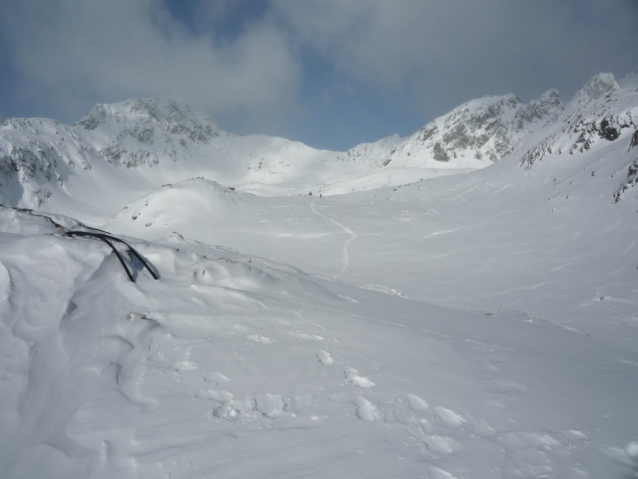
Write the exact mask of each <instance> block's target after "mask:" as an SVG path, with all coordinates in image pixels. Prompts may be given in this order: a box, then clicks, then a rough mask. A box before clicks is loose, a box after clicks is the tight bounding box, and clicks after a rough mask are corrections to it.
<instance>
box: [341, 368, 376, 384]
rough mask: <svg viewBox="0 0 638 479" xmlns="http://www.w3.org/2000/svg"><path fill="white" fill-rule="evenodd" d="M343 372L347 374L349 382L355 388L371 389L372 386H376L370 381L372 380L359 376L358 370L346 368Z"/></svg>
mask: <svg viewBox="0 0 638 479" xmlns="http://www.w3.org/2000/svg"><path fill="white" fill-rule="evenodd" d="M343 372H344V373H345V375H346V378H348V381H350V382H351V383H352V384H354V385H355V386H358V387H360V388H371V387H372V386H374V383H373V382H372V381H370V379H368V378H366V377H365V376H359V375H358V374H357V370H356V369H352V368H344V369H343Z"/></svg>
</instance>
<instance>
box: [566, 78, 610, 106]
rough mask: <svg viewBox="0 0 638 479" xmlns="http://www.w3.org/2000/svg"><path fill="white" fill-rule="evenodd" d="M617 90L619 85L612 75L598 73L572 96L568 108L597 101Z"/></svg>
mask: <svg viewBox="0 0 638 479" xmlns="http://www.w3.org/2000/svg"><path fill="white" fill-rule="evenodd" d="M619 89H620V85H619V84H618V82H617V81H616V78H615V77H614V75H613V74H612V73H599V74H598V75H596V76H595V77H593V78H592V79H591V80H589V81H588V82H587V83H586V84H585V86H584V87H583V88H581V89H580V90H579V91H578V92H577V93H576V95H574V98H573V99H572V101H571V102H570V106H573V107H577V106H582V105H583V104H585V103H587V102H590V101H593V100H598V99H599V98H602V97H603V96H605V95H608V94H610V93H613V92H615V91H617V90H619Z"/></svg>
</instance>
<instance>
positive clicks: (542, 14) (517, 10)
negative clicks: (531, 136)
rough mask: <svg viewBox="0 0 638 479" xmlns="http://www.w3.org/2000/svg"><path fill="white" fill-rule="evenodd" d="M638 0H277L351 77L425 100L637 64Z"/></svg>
mask: <svg viewBox="0 0 638 479" xmlns="http://www.w3.org/2000/svg"><path fill="white" fill-rule="evenodd" d="M631 1H634V3H635V0H631ZM631 1H628V0H561V1H558V2H557V1H555V0H534V1H526V2H520V1H512V0H445V1H441V0H393V1H391V2H390V1H387V0H348V1H343V0H304V1H303V2H301V1H297V0H274V1H273V5H274V8H275V10H276V13H277V15H278V16H279V17H280V18H282V19H283V21H284V22H286V23H287V24H288V25H290V26H291V28H292V29H293V31H294V32H295V35H296V36H297V37H298V38H300V39H301V41H303V42H305V43H306V44H307V45H310V46H311V47H312V48H313V49H315V50H316V51H317V52H319V53H320V54H321V55H322V56H323V58H324V59H326V61H329V62H330V63H331V64H332V65H333V66H334V67H335V68H336V69H337V70H339V71H341V72H342V73H344V74H346V75H348V76H349V77H351V78H354V79H356V80H357V81H362V82H366V83H368V84H371V85H377V86H380V87H382V88H387V87H391V88H407V89H413V94H414V95H418V94H419V93H420V94H421V95H423V96H424V97H427V96H429V97H431V96H432V95H437V94H438V95H439V96H445V97H448V98H450V96H452V97H453V96H454V95H456V96H457V97H459V96H463V94H464V93H466V98H462V99H458V100H455V101H462V100H463V99H470V98H472V97H475V96H477V95H484V94H489V93H493V94H496V93H506V92H508V91H512V90H514V92H515V93H521V94H522V95H523V96H524V95H525V94H529V93H530V92H533V94H539V93H542V89H549V88H553V87H557V88H561V87H562V86H565V88H566V89H567V90H569V89H570V87H572V88H573V86H572V83H570V82H574V81H575V82H576V83H580V84H582V83H584V82H585V81H586V80H587V79H588V78H589V76H591V75H593V74H595V73H598V72H600V71H601V70H610V69H615V70H618V69H620V70H621V71H620V72H619V73H621V74H623V73H626V72H628V71H630V70H632V69H633V67H635V65H632V64H631V59H632V58H633V62H634V63H635V48H631V47H630V44H629V42H628V39H631V41H634V42H635V41H636V40H638V38H636V34H635V32H636V28H635V21H636V18H635V13H636V12H635V5H633V7H634V10H633V12H632V11H631V8H632V5H631ZM632 13H633V15H632ZM623 62H625V63H628V64H627V66H626V67H625V68H624V71H623V65H624V63H623ZM568 85H569V86H568ZM568 93H573V91H568ZM451 106H454V105H451Z"/></svg>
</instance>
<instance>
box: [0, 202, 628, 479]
mask: <svg viewBox="0 0 638 479" xmlns="http://www.w3.org/2000/svg"><path fill="white" fill-rule="evenodd" d="M0 217H1V218H2V221H1V222H0V225H2V232H0V243H1V244H2V248H0V264H1V268H0V291H2V296H3V298H5V300H4V301H3V302H2V303H0V305H1V306H0V307H1V308H2V318H3V323H2V329H0V346H1V347H0V354H2V356H1V357H2V361H1V362H0V377H1V378H2V382H3V387H2V388H0V406H1V407H0V425H1V427H0V444H1V447H0V471H2V477H5V478H8V479H13V478H22V477H69V478H75V477H77V478H80V477H91V478H112V477H122V478H153V479H157V478H158V477H166V478H168V477H171V478H173V479H175V478H193V477H225V478H244V477H308V478H315V477H316V478H320V477H321V478H324V477H350V478H370V477H433V478H455V477H456V478H462V477H463V478H485V477H496V478H499V477H500V478H509V477H565V478H581V477H592V478H593V477H620V476H621V475H629V474H631V473H632V471H633V472H636V470H637V468H638V462H637V460H638V457H636V456H638V454H636V451H635V449H636V448H637V445H636V443H633V442H631V441H630V440H631V438H632V437H634V434H635V429H634V427H633V426H634V422H633V421H632V420H631V418H632V417H633V415H634V413H635V404H636V401H637V400H638V391H637V390H636V388H635V387H634V385H633V384H632V382H631V381H628V378H631V377H633V375H634V373H635V369H636V364H638V357H637V356H636V350H635V348H631V347H625V346H622V345H619V344H617V343H610V342H608V341H606V340H601V339H596V340H592V339H591V338H588V337H587V336H584V335H581V334H576V333H574V332H572V331H568V330H565V329H562V328H558V327H556V326H554V325H551V324H548V323H546V322H543V321H537V320H536V319H533V318H530V317H529V316H525V315H520V314H516V313H507V312H502V313H495V314H491V313H490V314H485V313H483V312H462V311H455V310H451V309H445V308H440V307H435V306H430V305H426V304H424V303H419V302H416V301H410V300H406V299H401V298H396V297H393V296H389V295H386V294H382V293H377V292H374V291H368V290H364V289H358V288H354V287H351V286H347V285H345V284H343V283H338V282H335V281H330V280H321V279H318V278H316V277H311V276H308V275H306V274H304V273H302V272H300V271H298V270H296V269H294V268H291V267H288V266H283V265H279V264H276V263H273V262H270V261H267V260H264V259H261V258H257V257H251V256H247V255H244V254H240V253H237V252H235V251H232V250H229V249H225V248H220V247H210V246H206V245H204V244H201V243H196V242H193V241H188V240H185V239H183V238H180V237H179V236H177V235H173V236H172V237H171V238H169V239H167V240H166V241H165V242H163V243H148V242H143V241H138V240H131V244H132V245H133V246H134V247H135V248H136V249H137V250H138V251H140V252H141V253H142V254H143V255H144V256H145V257H146V258H147V260H149V261H150V262H151V263H152V264H153V265H154V267H155V268H156V269H157V270H158V271H159V272H160V275H161V279H160V280H158V281H154V280H153V279H152V278H151V277H150V276H149V275H147V274H145V272H144V271H139V274H138V275H137V282H136V283H132V282H130V281H129V280H128V279H127V278H126V276H125V275H124V273H123V271H122V269H121V267H120V265H119V263H118V262H117V260H116V259H115V258H114V257H113V255H112V254H110V252H109V250H108V248H107V247H106V246H104V245H103V244H102V243H100V242H98V241H94V240H90V239H77V238H75V239H73V238H65V237H61V236H58V235H55V234H51V233H53V230H54V227H53V225H52V224H51V223H50V222H49V221H47V220H46V219H44V218H39V217H34V216H31V215H29V214H27V213H22V212H17V211H15V210H9V209H2V210H0ZM57 220H58V222H60V221H61V219H60V218H57ZM65 224H66V225H67V226H73V227H74V228H79V227H80V228H81V225H78V224H77V223H73V222H72V221H71V220H65Z"/></svg>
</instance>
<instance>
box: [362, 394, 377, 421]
mask: <svg viewBox="0 0 638 479" xmlns="http://www.w3.org/2000/svg"><path fill="white" fill-rule="evenodd" d="M357 417H358V418H359V419H360V420H362V421H365V422H374V421H377V420H379V419H383V414H382V413H381V412H380V411H379V409H378V408H377V406H375V405H374V404H372V403H371V402H370V401H368V400H367V399H366V398H363V397H358V398H357Z"/></svg>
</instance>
